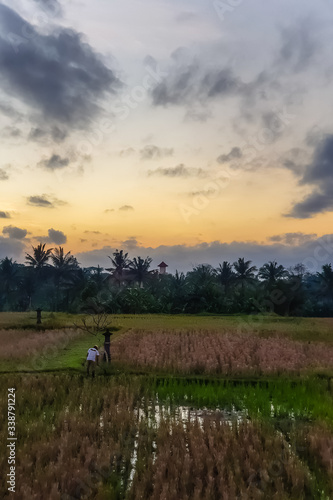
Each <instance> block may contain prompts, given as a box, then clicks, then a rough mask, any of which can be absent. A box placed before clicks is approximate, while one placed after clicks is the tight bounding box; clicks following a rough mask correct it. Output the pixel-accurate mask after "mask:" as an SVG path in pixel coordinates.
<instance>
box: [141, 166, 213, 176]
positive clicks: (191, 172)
mask: <svg viewBox="0 0 333 500" xmlns="http://www.w3.org/2000/svg"><path fill="white" fill-rule="evenodd" d="M152 175H159V176H162V177H198V176H204V171H203V170H202V169H201V168H188V167H186V166H185V165H184V164H183V163H180V164H179V165H177V166H176V167H170V168H162V167H160V168H157V169H156V170H148V176H152Z"/></svg>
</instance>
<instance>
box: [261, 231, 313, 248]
mask: <svg viewBox="0 0 333 500" xmlns="http://www.w3.org/2000/svg"><path fill="white" fill-rule="evenodd" d="M316 238H317V235H316V234H314V233H310V234H305V233H301V232H298V233H284V234H276V235H274V236H270V237H269V238H268V241H271V242H273V243H284V244H285V245H302V244H303V243H307V242H309V241H313V240H315V239H316Z"/></svg>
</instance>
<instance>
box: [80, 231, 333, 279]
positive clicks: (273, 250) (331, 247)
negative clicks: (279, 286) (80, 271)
mask: <svg viewBox="0 0 333 500" xmlns="http://www.w3.org/2000/svg"><path fill="white" fill-rule="evenodd" d="M294 242H295V239H294ZM128 243H129V244H128ZM128 243H126V245H125V242H123V244H124V250H128V251H129V252H130V257H135V256H137V255H148V256H150V257H152V258H153V264H152V268H154V267H155V268H156V267H157V265H158V263H159V262H161V260H164V262H166V263H167V264H168V265H169V267H168V270H169V272H171V273H174V272H175V271H176V269H178V270H180V271H190V270H191V269H192V268H193V267H194V266H196V265H198V264H211V265H212V266H215V267H216V266H218V265H219V264H220V263H222V262H223V261H224V260H226V261H228V262H231V263H233V262H235V261H236V260H237V259H238V257H244V258H245V259H246V260H251V261H252V262H253V264H254V265H256V266H258V267H259V266H262V265H263V264H264V263H265V262H269V261H277V262H278V263H279V264H282V265H284V266H285V267H290V266H293V265H296V264H297V263H303V264H304V265H305V266H306V267H307V268H308V269H309V271H311V272H318V271H320V270H321V267H322V265H323V264H325V263H327V262H331V261H332V257H333V235H332V234H328V235H325V236H323V237H321V238H318V239H309V240H307V239H306V238H304V239H303V241H302V237H301V236H299V244H286V243H284V242H276V243H274V244H260V243H258V242H255V241H233V242H231V243H223V242H221V241H213V242H210V243H207V242H202V243H199V244H197V245H170V246H168V245H160V246H158V247H156V248H152V247H144V246H140V245H136V246H135V242H134V241H133V239H130V240H129V241H128ZM116 248H119V246H117V247H116ZM114 251H115V248H112V247H110V246H107V247H104V248H101V249H97V250H92V251H89V252H82V253H80V254H79V255H78V256H77V257H78V258H79V261H80V262H81V264H82V265H83V266H87V267H88V266H93V265H94V266H96V265H97V264H99V265H100V266H102V267H107V266H108V258H107V256H108V255H111V254H112V253H113V252H114Z"/></svg>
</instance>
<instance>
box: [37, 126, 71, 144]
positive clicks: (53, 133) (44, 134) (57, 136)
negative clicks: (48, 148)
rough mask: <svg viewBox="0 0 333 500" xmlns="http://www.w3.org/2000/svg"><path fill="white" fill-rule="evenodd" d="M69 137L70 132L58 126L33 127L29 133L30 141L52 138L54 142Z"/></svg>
mask: <svg viewBox="0 0 333 500" xmlns="http://www.w3.org/2000/svg"><path fill="white" fill-rule="evenodd" d="M67 137H68V132H67V130H65V129H64V128H62V129H60V128H59V127H58V126H54V127H51V128H40V127H32V128H31V130H30V132H29V135H28V140H29V141H35V142H43V141H45V140H47V139H48V138H51V139H52V140H53V141H54V142H58V143H60V142H63V141H64V140H65V139H66V138H67Z"/></svg>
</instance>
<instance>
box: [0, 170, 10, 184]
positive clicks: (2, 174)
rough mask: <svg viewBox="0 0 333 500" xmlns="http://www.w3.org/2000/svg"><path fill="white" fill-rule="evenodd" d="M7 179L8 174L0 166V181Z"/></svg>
mask: <svg viewBox="0 0 333 500" xmlns="http://www.w3.org/2000/svg"><path fill="white" fill-rule="evenodd" d="M8 179H9V175H8V173H7V172H6V170H5V169H4V168H0V181H7V180H8Z"/></svg>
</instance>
